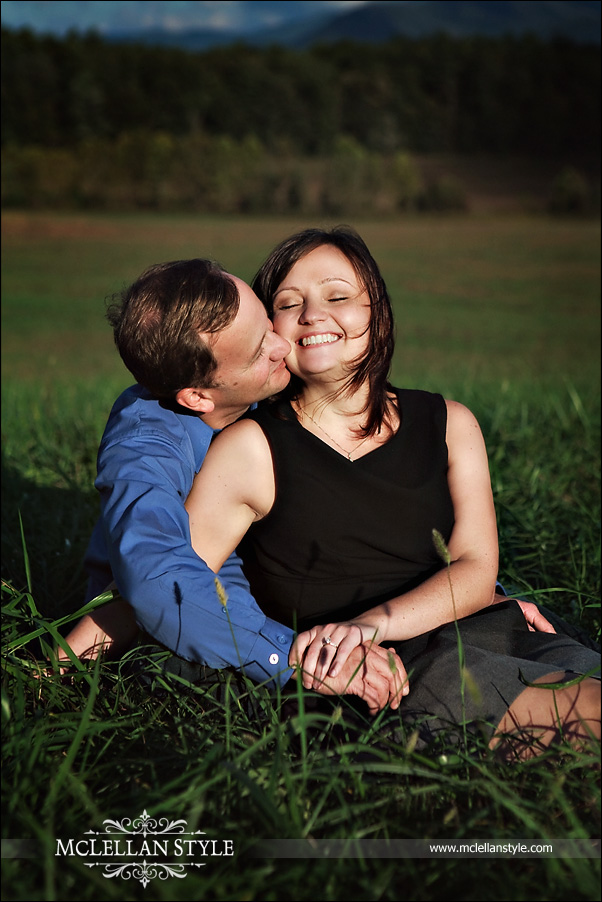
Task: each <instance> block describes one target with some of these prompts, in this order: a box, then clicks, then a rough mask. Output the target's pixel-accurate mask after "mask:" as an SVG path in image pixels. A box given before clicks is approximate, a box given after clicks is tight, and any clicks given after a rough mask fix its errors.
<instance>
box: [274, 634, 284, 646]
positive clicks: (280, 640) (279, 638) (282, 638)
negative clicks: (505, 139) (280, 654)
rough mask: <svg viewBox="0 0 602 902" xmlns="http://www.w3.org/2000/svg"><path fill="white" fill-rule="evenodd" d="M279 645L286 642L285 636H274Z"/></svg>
mask: <svg viewBox="0 0 602 902" xmlns="http://www.w3.org/2000/svg"><path fill="white" fill-rule="evenodd" d="M276 638H277V639H278V641H279V642H280V644H281V645H284V644H285V642H286V636H276Z"/></svg>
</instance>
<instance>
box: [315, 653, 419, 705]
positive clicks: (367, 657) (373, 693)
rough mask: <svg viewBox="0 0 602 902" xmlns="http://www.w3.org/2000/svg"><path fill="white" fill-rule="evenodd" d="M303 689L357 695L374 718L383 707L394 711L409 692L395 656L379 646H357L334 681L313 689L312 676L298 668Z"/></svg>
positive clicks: (402, 671)
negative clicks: (388, 707) (389, 707)
mask: <svg viewBox="0 0 602 902" xmlns="http://www.w3.org/2000/svg"><path fill="white" fill-rule="evenodd" d="M297 669H298V671H299V672H300V673H301V679H302V681H303V685H304V686H305V688H306V689H315V691H316V692H320V693H321V694H322V695H357V696H359V697H360V698H363V699H364V701H365V702H366V704H367V705H368V709H369V711H370V714H377V713H378V712H379V711H382V709H383V708H384V707H386V705H387V704H390V706H391V708H393V709H396V708H398V707H399V704H400V702H401V700H402V698H403V696H405V695H407V694H408V692H409V691H410V687H409V684H408V677H407V674H406V671H405V668H404V666H403V663H402V661H401V658H400V657H399V655H397V654H396V653H395V651H394V650H393V649H390V650H389V649H386V648H381V646H380V645H371V644H370V643H368V644H362V645H357V646H356V647H355V648H354V649H353V650H352V651H351V653H350V654H349V655H348V656H347V658H346V660H345V663H344V664H343V666H342V668H341V669H340V671H339V673H338V674H337V675H336V676H335V677H331V676H327V677H326V678H325V679H324V680H323V681H321V682H320V683H319V684H318V685H317V686H316V682H315V675H314V674H313V673H310V672H308V671H305V670H304V668H303V662H300V663H299V665H298V668H297Z"/></svg>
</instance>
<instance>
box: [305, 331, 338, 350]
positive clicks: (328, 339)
mask: <svg viewBox="0 0 602 902" xmlns="http://www.w3.org/2000/svg"><path fill="white" fill-rule="evenodd" d="M338 340H339V336H338V335H332V334H329V335H308V337H307V338H302V339H301V341H300V342H299V344H300V345H301V346H302V347H304V348H306V347H307V346H308V345H324V344H331V343H332V342H333V341H338Z"/></svg>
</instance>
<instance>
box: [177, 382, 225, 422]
mask: <svg viewBox="0 0 602 902" xmlns="http://www.w3.org/2000/svg"><path fill="white" fill-rule="evenodd" d="M176 401H177V402H178V404H180V405H181V406H182V407H186V408H187V409H188V410H193V411H194V412H195V413H198V414H199V416H203V414H207V413H213V411H214V409H215V403H214V402H213V401H212V399H211V398H210V397H209V395H208V394H207V393H206V392H205V390H204V389H202V388H181V389H180V391H179V392H178V393H177V395H176Z"/></svg>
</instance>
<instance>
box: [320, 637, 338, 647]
mask: <svg viewBox="0 0 602 902" xmlns="http://www.w3.org/2000/svg"><path fill="white" fill-rule="evenodd" d="M322 645H332V647H333V648H338V647H339V646H338V645H335V644H334V642H333V641H332V639H331V638H330V636H324V638H323V639H322Z"/></svg>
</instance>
